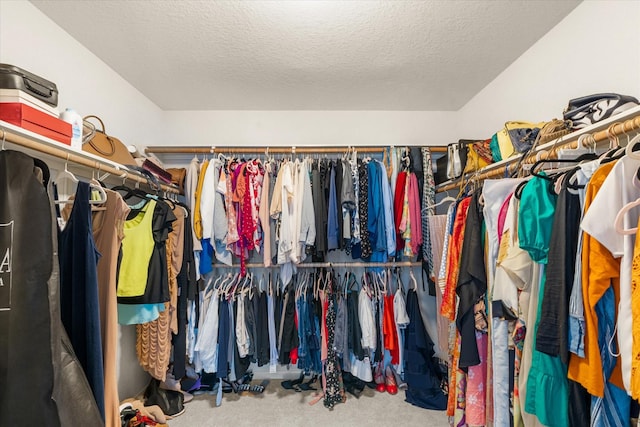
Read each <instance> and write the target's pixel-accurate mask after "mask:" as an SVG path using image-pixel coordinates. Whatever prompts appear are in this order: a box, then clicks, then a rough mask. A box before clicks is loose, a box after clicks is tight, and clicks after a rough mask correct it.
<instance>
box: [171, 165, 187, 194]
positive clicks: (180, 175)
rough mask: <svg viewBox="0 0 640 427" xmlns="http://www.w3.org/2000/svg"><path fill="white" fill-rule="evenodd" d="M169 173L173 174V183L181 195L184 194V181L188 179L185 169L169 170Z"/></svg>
mask: <svg viewBox="0 0 640 427" xmlns="http://www.w3.org/2000/svg"><path fill="white" fill-rule="evenodd" d="M167 172H169V173H170V174H171V183H172V184H173V185H175V186H176V187H178V188H179V189H180V193H181V194H184V180H185V178H186V177H187V170H186V169H185V168H169V169H167Z"/></svg>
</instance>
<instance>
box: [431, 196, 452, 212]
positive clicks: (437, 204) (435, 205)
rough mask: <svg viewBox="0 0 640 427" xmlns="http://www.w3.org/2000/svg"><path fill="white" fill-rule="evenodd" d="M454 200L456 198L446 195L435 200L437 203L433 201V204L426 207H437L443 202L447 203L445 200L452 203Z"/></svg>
mask: <svg viewBox="0 0 640 427" xmlns="http://www.w3.org/2000/svg"><path fill="white" fill-rule="evenodd" d="M456 200H457V199H456V198H455V197H452V196H447V197H445V198H444V199H442V200H440V201H439V202H437V203H435V204H433V205H429V206H427V209H431V208H435V207H438V206H440V205H442V204H444V203H447V202H449V203H452V202H455V201H456Z"/></svg>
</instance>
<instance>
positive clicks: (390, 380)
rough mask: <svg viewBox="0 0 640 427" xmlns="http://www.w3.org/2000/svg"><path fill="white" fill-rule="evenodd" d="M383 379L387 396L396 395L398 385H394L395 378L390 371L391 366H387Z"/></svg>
mask: <svg viewBox="0 0 640 427" xmlns="http://www.w3.org/2000/svg"><path fill="white" fill-rule="evenodd" d="M384 378H385V382H386V386H387V393H389V394H397V393H398V384H397V383H396V377H395V375H393V371H392V370H391V366H387V369H386V370H385V371H384Z"/></svg>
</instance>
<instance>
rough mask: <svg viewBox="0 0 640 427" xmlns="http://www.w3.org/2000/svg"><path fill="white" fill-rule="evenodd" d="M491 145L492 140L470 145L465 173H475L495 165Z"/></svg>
mask: <svg viewBox="0 0 640 427" xmlns="http://www.w3.org/2000/svg"><path fill="white" fill-rule="evenodd" d="M490 144H491V140H490V139H487V140H485V141H475V142H473V143H471V144H468V147H469V149H468V150H467V165H466V166H465V168H464V173H469V172H475V171H477V170H480V169H482V168H484V167H486V166H488V165H490V164H491V163H493V157H492V155H491V147H490Z"/></svg>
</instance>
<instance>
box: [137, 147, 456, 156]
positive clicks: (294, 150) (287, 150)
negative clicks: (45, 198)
mask: <svg viewBox="0 0 640 427" xmlns="http://www.w3.org/2000/svg"><path fill="white" fill-rule="evenodd" d="M398 147H405V146H404V145H402V146H400V145H399V146H398ZM407 147H411V146H407ZM425 147H428V148H430V149H431V152H433V153H445V152H446V151H447V147H441V146H425ZM386 148H387V147H380V146H376V147H372V146H366V147H365V146H357V145H352V146H348V147H344V146H343V147H315V146H308V145H305V146H301V147H295V146H292V147H246V146H245V147H215V146H212V147H205V146H198V147H178V146H159V145H158V146H151V147H147V148H145V150H144V151H145V153H147V154H150V153H153V154H215V153H237V154H254V153H269V154H316V153H321V154H324V153H327V154H328V153H344V152H346V151H348V150H349V149H355V150H356V151H358V152H360V153H382V152H383V151H384V150H385V149H386Z"/></svg>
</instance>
